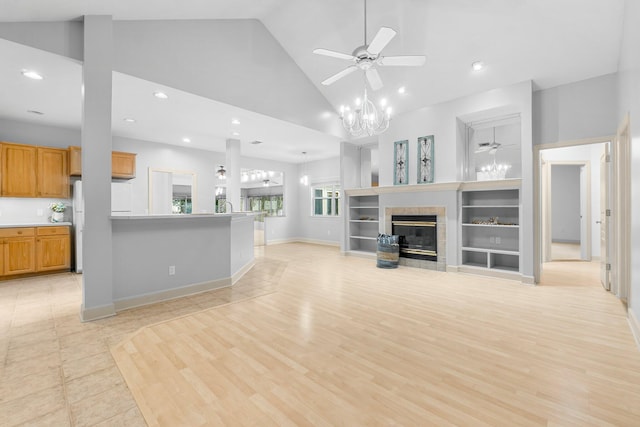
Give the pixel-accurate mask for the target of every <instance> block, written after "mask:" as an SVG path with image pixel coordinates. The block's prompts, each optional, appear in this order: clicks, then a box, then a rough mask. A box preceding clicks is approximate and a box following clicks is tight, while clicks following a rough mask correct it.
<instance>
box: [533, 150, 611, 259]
mask: <svg viewBox="0 0 640 427" xmlns="http://www.w3.org/2000/svg"><path fill="white" fill-rule="evenodd" d="M605 145H606V144H604V143H599V144H589V145H576V146H573V147H563V148H552V149H548V150H542V151H541V152H540V154H541V156H542V158H543V159H544V160H548V161H552V162H571V161H581V162H586V161H588V162H589V164H590V165H591V255H592V256H594V257H597V256H600V224H597V223H596V221H599V220H600V178H601V177H600V156H601V155H602V153H603V151H604V149H605Z"/></svg>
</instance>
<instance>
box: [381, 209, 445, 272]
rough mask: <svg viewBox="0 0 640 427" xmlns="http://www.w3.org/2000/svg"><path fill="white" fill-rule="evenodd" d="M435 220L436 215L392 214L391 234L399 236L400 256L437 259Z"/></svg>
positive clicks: (428, 259)
mask: <svg viewBox="0 0 640 427" xmlns="http://www.w3.org/2000/svg"><path fill="white" fill-rule="evenodd" d="M437 221H438V220H437V216H436V215H393V216H392V217H391V226H392V234H395V235H398V236H400V256H401V257H403V258H413V259H421V260H426V261H437V260H438V231H437V229H438V228H437Z"/></svg>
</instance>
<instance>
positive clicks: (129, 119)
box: [122, 117, 136, 123]
mask: <svg viewBox="0 0 640 427" xmlns="http://www.w3.org/2000/svg"><path fill="white" fill-rule="evenodd" d="M122 120H123V121H125V122H127V123H135V122H136V119H132V118H131V117H125V118H124V119H122Z"/></svg>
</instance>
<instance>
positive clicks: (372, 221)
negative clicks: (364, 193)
mask: <svg viewBox="0 0 640 427" xmlns="http://www.w3.org/2000/svg"><path fill="white" fill-rule="evenodd" d="M349 222H370V223H374V224H377V223H379V222H380V221H378V220H377V219H376V220H374V219H350V220H349Z"/></svg>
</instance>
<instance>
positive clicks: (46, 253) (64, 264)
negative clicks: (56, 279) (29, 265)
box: [36, 226, 71, 271]
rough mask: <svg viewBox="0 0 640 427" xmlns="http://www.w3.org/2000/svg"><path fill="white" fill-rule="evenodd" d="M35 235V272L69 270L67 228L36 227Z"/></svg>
mask: <svg viewBox="0 0 640 427" xmlns="http://www.w3.org/2000/svg"><path fill="white" fill-rule="evenodd" d="M36 234H37V237H36V243H37V249H36V254H37V257H36V258H37V260H36V271H50V270H66V269H69V268H70V267H71V248H70V245H71V241H70V238H69V227H66V226H52V227H37V228H36Z"/></svg>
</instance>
